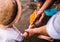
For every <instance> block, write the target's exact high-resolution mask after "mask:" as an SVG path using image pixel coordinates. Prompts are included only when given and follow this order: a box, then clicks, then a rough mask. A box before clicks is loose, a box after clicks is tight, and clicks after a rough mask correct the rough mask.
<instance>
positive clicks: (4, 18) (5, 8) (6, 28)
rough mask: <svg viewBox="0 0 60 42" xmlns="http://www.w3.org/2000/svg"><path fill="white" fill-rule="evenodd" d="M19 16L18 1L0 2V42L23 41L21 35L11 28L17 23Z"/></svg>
mask: <svg viewBox="0 0 60 42" xmlns="http://www.w3.org/2000/svg"><path fill="white" fill-rule="evenodd" d="M17 6H18V7H17ZM20 16H21V3H20V1H19V0H3V1H2V0H0V42H16V41H19V42H21V41H22V40H23V36H22V35H21V33H20V32H18V31H17V28H14V27H13V25H14V24H15V23H17V22H18V21H19V19H20Z"/></svg>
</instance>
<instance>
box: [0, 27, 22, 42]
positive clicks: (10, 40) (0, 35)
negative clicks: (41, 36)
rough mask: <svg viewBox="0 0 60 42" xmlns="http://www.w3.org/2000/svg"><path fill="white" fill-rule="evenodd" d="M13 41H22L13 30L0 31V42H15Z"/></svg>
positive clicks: (19, 35)
mask: <svg viewBox="0 0 60 42" xmlns="http://www.w3.org/2000/svg"><path fill="white" fill-rule="evenodd" d="M15 40H17V41H22V40H23V37H22V36H21V33H20V34H19V32H17V31H16V30H14V29H13V28H8V29H7V30H2V29H0V42H16V41H15Z"/></svg>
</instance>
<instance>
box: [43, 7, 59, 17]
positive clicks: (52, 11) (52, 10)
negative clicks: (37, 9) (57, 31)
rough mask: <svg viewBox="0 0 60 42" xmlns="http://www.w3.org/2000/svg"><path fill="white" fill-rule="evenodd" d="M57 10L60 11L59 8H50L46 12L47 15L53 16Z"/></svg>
mask: <svg viewBox="0 0 60 42" xmlns="http://www.w3.org/2000/svg"><path fill="white" fill-rule="evenodd" d="M57 12H58V9H57V8H49V9H46V10H44V13H45V14H46V15H47V16H52V15H54V14H56V13H57Z"/></svg>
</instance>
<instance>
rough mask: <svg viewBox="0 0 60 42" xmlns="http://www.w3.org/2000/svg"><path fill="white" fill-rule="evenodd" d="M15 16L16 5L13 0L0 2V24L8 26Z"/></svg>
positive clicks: (0, 0) (1, 0)
mask: <svg viewBox="0 0 60 42" xmlns="http://www.w3.org/2000/svg"><path fill="white" fill-rule="evenodd" d="M16 15H17V3H16V1H15V0H0V24H3V25H8V24H10V23H11V22H12V21H13V20H14V19H15V17H16Z"/></svg>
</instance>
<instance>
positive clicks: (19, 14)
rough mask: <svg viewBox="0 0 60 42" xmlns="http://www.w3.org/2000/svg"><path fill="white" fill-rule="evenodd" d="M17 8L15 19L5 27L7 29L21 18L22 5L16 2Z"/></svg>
mask: <svg viewBox="0 0 60 42" xmlns="http://www.w3.org/2000/svg"><path fill="white" fill-rule="evenodd" d="M17 6H18V12H17V15H16V17H15V19H14V20H13V21H12V22H11V23H10V24H8V25H6V26H7V27H9V26H12V25H13V24H15V23H17V22H18V21H19V20H20V18H21V13H22V5H21V2H20V1H19V2H17Z"/></svg>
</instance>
